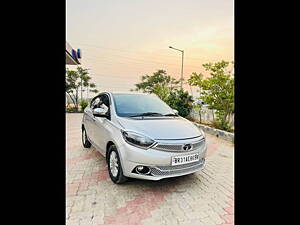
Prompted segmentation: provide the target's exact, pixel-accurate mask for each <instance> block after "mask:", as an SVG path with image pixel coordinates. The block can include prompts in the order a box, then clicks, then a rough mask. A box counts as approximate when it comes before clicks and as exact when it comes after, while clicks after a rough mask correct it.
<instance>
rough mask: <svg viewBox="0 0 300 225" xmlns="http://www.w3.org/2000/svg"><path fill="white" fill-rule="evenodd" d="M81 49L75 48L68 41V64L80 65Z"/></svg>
mask: <svg viewBox="0 0 300 225" xmlns="http://www.w3.org/2000/svg"><path fill="white" fill-rule="evenodd" d="M80 59H81V50H80V49H77V50H75V49H73V48H72V46H71V45H70V44H69V43H68V42H66V64H67V65H80Z"/></svg>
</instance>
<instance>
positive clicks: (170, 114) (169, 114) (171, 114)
mask: <svg viewBox="0 0 300 225" xmlns="http://www.w3.org/2000/svg"><path fill="white" fill-rule="evenodd" d="M164 116H178V115H176V114H173V113H168V114H165V115H164Z"/></svg>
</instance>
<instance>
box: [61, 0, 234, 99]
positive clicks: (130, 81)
mask: <svg viewBox="0 0 300 225" xmlns="http://www.w3.org/2000/svg"><path fill="white" fill-rule="evenodd" d="M233 11H234V2H233V0H84V1H83V0H67V18H66V22H67V24H66V26H67V30H66V36H67V41H68V42H69V43H70V44H71V45H72V47H73V48H75V49H77V48H80V49H81V50H82V57H83V58H82V67H84V68H89V69H90V73H91V76H92V79H93V81H94V82H95V83H96V85H97V87H98V90H99V91H129V90H130V89H131V88H134V84H135V83H137V82H138V81H139V80H140V76H142V75H144V74H149V75H150V74H152V73H153V72H155V71H156V70H158V69H164V70H166V71H167V73H168V74H169V75H171V76H173V77H175V78H177V79H178V78H180V69H181V53H180V52H178V51H175V50H172V49H169V48H168V46H170V45H171V46H173V47H175V48H179V49H183V50H184V52H185V57H184V78H185V80H187V79H188V78H189V76H190V74H191V73H192V72H203V67H202V64H203V63H207V62H216V61H220V60H222V59H223V60H228V61H233V59H234V16H233ZM68 68H70V69H75V68H76V67H74V66H68ZM184 88H185V89H186V90H188V91H190V88H189V86H188V85H185V86H184ZM193 92H194V94H195V92H196V89H195V88H194V89H193Z"/></svg>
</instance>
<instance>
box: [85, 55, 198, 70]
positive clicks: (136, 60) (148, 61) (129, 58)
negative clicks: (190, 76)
mask: <svg viewBox="0 0 300 225" xmlns="http://www.w3.org/2000/svg"><path fill="white" fill-rule="evenodd" d="M89 56H90V57H95V58H99V59H107V57H121V58H125V59H127V60H133V61H134V62H138V63H139V62H141V63H161V64H164V65H171V66H180V65H178V64H172V63H164V62H162V61H152V60H143V59H140V58H138V59H137V58H132V57H127V56H122V55H116V54H114V55H112V56H109V55H105V56H103V57H104V58H102V57H99V56H93V55H89ZM186 66H188V67H194V68H199V67H200V66H199V67H198V66H193V65H189V64H187V65H186Z"/></svg>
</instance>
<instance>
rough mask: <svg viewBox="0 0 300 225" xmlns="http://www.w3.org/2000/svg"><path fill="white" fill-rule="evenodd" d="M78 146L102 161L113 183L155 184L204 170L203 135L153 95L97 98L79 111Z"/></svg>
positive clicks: (110, 95) (136, 94)
mask: <svg viewBox="0 0 300 225" xmlns="http://www.w3.org/2000/svg"><path fill="white" fill-rule="evenodd" d="M82 143H83V146H84V147H85V148H90V147H91V146H92V145H93V146H94V147H95V148H96V149H97V150H99V151H100V153H101V154H102V155H103V156H104V157H106V162H107V163H108V172H109V175H110V178H111V180H112V181H113V182H114V183H117V184H119V183H123V182H125V181H126V180H127V178H128V177H132V178H139V179H147V180H160V179H163V178H168V177H176V176H182V175H186V174H190V173H194V172H196V171H198V170H200V169H202V168H203V167H204V163H205V156H206V151H207V145H206V141H205V135H204V132H203V131H202V130H201V129H199V128H198V127H197V126H195V125H194V124H193V123H192V122H190V121H188V120H187V119H185V118H182V117H180V116H179V115H178V112H177V111H176V110H173V109H171V108H170V107H169V106H168V105H167V104H166V103H164V102H163V101H162V100H160V99H159V98H158V97H157V96H156V95H152V94H151V95H149V94H141V93H108V92H105V93H101V94H99V95H97V96H96V97H94V98H93V99H92V100H91V102H90V103H89V105H88V106H87V107H86V108H85V110H84V114H83V119H82Z"/></svg>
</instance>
